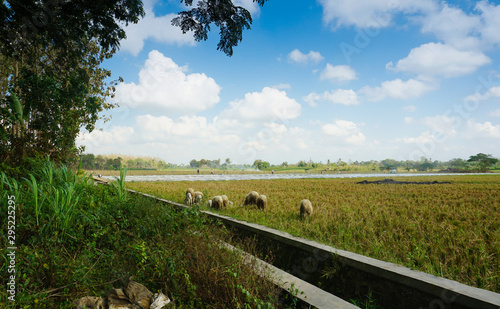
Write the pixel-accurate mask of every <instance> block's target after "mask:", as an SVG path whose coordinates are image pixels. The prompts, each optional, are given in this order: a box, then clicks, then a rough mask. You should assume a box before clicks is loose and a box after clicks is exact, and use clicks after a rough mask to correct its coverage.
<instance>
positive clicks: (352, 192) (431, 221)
mask: <svg viewBox="0 0 500 309" xmlns="http://www.w3.org/2000/svg"><path fill="white" fill-rule="evenodd" d="M365 179H367V178H350V179H277V180H238V181H199V182H192V181H182V182H143V183H139V182H131V183H127V187H128V188H130V189H133V190H137V191H141V192H145V193H149V194H152V195H155V196H158V197H162V198H166V199H168V200H172V201H176V202H181V203H182V202H183V200H184V193H185V191H186V189H187V188H189V187H190V188H193V189H194V190H195V191H202V192H203V193H204V195H205V197H209V198H212V197H213V196H215V195H221V194H226V195H227V196H228V197H229V199H230V200H231V201H233V202H234V207H233V208H229V209H225V210H221V211H219V212H220V213H222V214H225V215H228V216H232V217H234V218H237V219H241V220H246V221H251V222H255V223H259V224H262V225H266V226H269V227H272V228H275V229H279V230H282V231H285V232H288V233H290V234H292V235H296V236H301V237H304V238H308V239H312V240H316V241H318V242H321V243H325V244H328V245H331V246H333V247H335V248H338V249H343V250H348V251H351V252H356V253H359V254H363V255H366V256H370V257H373V258H377V259H380V260H384V261H388V262H393V263H397V264H401V265H404V266H406V267H409V268H412V269H417V270H420V271H424V272H427V273H431V274H434V275H437V276H441V277H445V278H448V279H452V280H456V281H459V282H462V283H465V284H467V285H471V286H475V287H479V288H484V289H487V290H491V291H494V292H497V293H498V292H500V175H465V176H448V175H446V176H428V177H427V176H425V177H424V176H414V177H397V178H395V179H396V180H399V181H434V180H437V181H439V182H444V181H449V182H451V183H450V184H429V185H424V184H401V185H394V184H357V183H356V182H359V181H361V180H365ZM380 179H382V178H368V179H367V180H369V181H373V180H380ZM252 190H254V191H257V192H259V194H265V195H266V196H267V199H268V207H267V210H266V211H264V212H263V211H259V210H257V209H256V208H253V207H251V208H242V207H240V206H239V205H240V204H241V203H242V202H243V200H244V198H245V195H246V194H247V193H248V192H250V191H252ZM304 198H307V199H309V200H311V202H312V204H313V207H314V214H313V216H311V217H310V218H306V219H305V220H301V219H300V217H299V216H298V214H299V203H300V201H301V200H302V199H304ZM205 200H206V199H205ZM202 208H205V206H202Z"/></svg>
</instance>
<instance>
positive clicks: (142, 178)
mask: <svg viewBox="0 0 500 309" xmlns="http://www.w3.org/2000/svg"><path fill="white" fill-rule="evenodd" d="M445 175H481V174H476V173H475V174H470V173H469V174H468V173H464V174H461V173H453V174H447V173H424V174H410V173H408V174H405V173H400V174H388V173H370V174H333V173H325V174H312V173H311V174H309V173H296V174H271V173H269V174H217V175H147V176H127V177H126V181H213V180H259V179H301V178H365V177H388V178H390V177H402V176H405V177H409V176H445ZM486 175H492V174H486ZM103 177H104V178H106V179H110V180H114V179H115V178H116V177H115V176H103Z"/></svg>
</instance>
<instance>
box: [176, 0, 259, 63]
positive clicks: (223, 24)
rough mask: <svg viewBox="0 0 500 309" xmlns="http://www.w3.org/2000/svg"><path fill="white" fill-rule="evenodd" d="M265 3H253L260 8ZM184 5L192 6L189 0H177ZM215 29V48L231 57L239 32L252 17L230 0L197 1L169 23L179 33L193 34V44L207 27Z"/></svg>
mask: <svg viewBox="0 0 500 309" xmlns="http://www.w3.org/2000/svg"><path fill="white" fill-rule="evenodd" d="M266 1H267V0H253V2H257V3H258V4H259V5H260V6H263V5H264V3H265V2H266ZM181 2H183V3H184V4H185V5H186V6H192V5H193V0H181ZM212 23H214V24H215V25H216V26H217V27H219V34H220V40H219V43H218V44H217V49H218V50H222V51H223V52H224V53H225V54H226V55H228V56H232V55H233V47H235V46H237V45H238V43H239V42H241V40H242V38H243V30H245V29H250V25H251V24H252V16H251V15H250V12H248V10H246V9H245V8H243V7H241V6H235V5H234V3H233V1H232V0H201V1H198V2H197V6H196V7H194V8H192V9H191V10H189V11H183V12H180V13H179V16H178V17H176V18H174V19H173V20H172V25H174V26H178V27H180V28H181V30H182V32H183V33H186V32H188V31H193V35H194V38H195V40H196V41H198V42H199V41H201V40H204V41H206V40H207V38H208V32H210V25H211V24H212Z"/></svg>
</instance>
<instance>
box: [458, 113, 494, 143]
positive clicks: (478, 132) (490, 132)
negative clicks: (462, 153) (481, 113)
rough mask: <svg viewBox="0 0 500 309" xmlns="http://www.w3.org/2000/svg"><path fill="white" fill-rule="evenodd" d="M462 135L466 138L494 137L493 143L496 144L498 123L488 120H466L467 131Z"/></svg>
mask: <svg viewBox="0 0 500 309" xmlns="http://www.w3.org/2000/svg"><path fill="white" fill-rule="evenodd" d="M464 136H465V137H466V138H468V139H491V138H493V139H495V141H494V142H495V145H496V146H498V139H500V124H497V125H494V124H492V123H491V122H489V121H486V122H484V123H479V122H475V121H474V120H472V119H469V120H468V121H467V132H465V133H464Z"/></svg>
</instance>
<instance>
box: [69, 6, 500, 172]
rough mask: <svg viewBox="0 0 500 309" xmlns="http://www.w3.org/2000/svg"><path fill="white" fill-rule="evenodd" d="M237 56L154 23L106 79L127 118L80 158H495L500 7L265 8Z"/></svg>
mask: <svg viewBox="0 0 500 309" xmlns="http://www.w3.org/2000/svg"><path fill="white" fill-rule="evenodd" d="M234 2H235V3H236V4H238V5H242V6H244V7H246V8H247V9H248V10H249V11H250V12H251V13H252V17H253V25H252V29H251V30H247V31H245V32H244V34H243V41H242V42H241V43H240V44H239V46H237V47H236V48H235V49H234V54H233V56H232V57H227V56H226V55H224V54H223V53H222V52H220V51H217V50H216V45H217V42H218V40H219V37H218V29H217V28H216V27H215V26H214V27H212V32H211V33H210V34H209V39H208V40H207V41H205V42H195V41H194V40H193V38H192V35H191V34H182V32H181V31H180V30H179V29H177V28H175V27H173V26H171V25H170V20H171V19H172V18H173V17H175V13H177V12H179V11H181V10H183V9H184V8H183V7H182V6H181V5H180V1H174V0H164V1H160V0H157V1H154V0H148V1H144V5H145V10H146V17H145V18H144V19H142V20H141V21H140V22H139V23H138V24H136V25H131V26H128V27H126V28H125V30H126V32H127V39H126V40H124V41H122V42H121V48H120V51H119V52H118V53H117V54H116V55H115V56H114V57H113V58H112V59H110V60H107V61H106V62H105V63H104V66H105V67H106V68H108V69H110V70H111V71H112V74H113V76H114V77H115V78H117V77H119V76H121V77H123V79H124V82H123V83H122V84H120V85H119V86H118V87H117V92H116V96H115V98H112V99H111V98H110V101H113V102H118V103H119V104H120V107H118V108H116V109H114V110H112V111H108V112H107V113H106V115H111V116H112V120H111V121H108V122H106V123H103V122H100V123H98V128H99V129H100V130H95V131H93V132H91V133H89V132H85V131H82V132H81V134H80V136H79V138H78V140H77V144H78V145H84V146H86V152H88V153H94V154H128V155H137V156H151V157H159V158H161V159H163V160H165V161H167V162H171V163H177V164H182V163H184V164H187V163H188V162H189V161H190V160H192V159H197V160H199V159H202V158H205V159H210V160H212V159H218V158H220V159H221V160H222V161H224V160H225V159H226V158H230V159H231V161H232V162H233V163H253V162H254V161H255V160H256V159H261V160H266V161H269V162H271V163H273V164H280V163H282V162H285V161H286V162H289V163H296V162H298V161H299V160H309V159H312V160H313V161H316V162H319V161H322V162H324V163H326V162H327V160H331V161H336V160H338V159H339V158H342V160H344V161H348V160H352V161H356V160H357V161H364V160H383V159H386V158H392V159H397V160H419V159H420V158H421V157H426V158H430V159H432V160H449V159H452V158H464V159H467V158H468V157H469V156H470V155H474V154H477V153H479V152H483V153H487V154H492V155H493V156H494V157H500V67H499V65H500V53H499V47H500V31H498V29H500V5H499V4H496V3H495V2H491V1H490V2H488V1H454V2H444V1H434V0H419V1H413V0H394V1H385V0H370V1H369V0H362V1H344V0H342V1H341V0H317V1H283V0H269V1H268V2H267V3H266V4H265V5H264V7H262V8H259V7H257V6H256V5H255V4H253V3H252V1H250V0H234Z"/></svg>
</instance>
